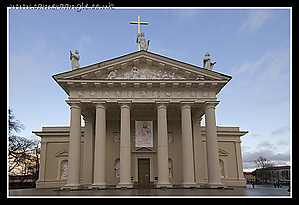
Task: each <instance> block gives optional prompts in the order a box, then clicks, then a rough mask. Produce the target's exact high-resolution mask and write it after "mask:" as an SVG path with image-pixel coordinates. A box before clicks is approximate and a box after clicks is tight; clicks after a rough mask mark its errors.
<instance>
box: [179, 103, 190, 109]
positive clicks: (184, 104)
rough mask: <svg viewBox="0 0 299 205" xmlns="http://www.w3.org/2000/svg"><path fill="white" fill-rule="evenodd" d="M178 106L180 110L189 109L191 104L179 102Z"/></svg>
mask: <svg viewBox="0 0 299 205" xmlns="http://www.w3.org/2000/svg"><path fill="white" fill-rule="evenodd" d="M180 106H181V110H184V109H191V104H190V103H181V104H180Z"/></svg>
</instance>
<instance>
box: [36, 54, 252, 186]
mask: <svg viewBox="0 0 299 205" xmlns="http://www.w3.org/2000/svg"><path fill="white" fill-rule="evenodd" d="M211 65H214V64H213V63H211ZM53 78H54V80H55V81H56V82H57V83H58V84H59V86H60V87H61V88H62V89H63V90H64V91H65V92H66V93H67V94H68V96H69V97H68V99H67V100H66V103H67V104H68V105H69V106H70V110H71V115H70V126H69V127H43V128H42V130H41V131H34V132H33V133H35V134H36V135H37V136H40V137H41V158H40V159H41V162H40V169H39V179H38V181H37V183H36V185H37V188H49V187H63V188H69V189H80V188H87V189H93V188H99V189H105V188H108V187H116V188H123V187H126V188H132V187H136V186H140V187H141V186H152V187H156V188H162V187H166V188H171V187H174V186H180V187H184V188H193V187H197V188H202V187H206V188H219V187H226V186H240V187H246V181H245V179H244V176H243V166H242V155H241V140H240V138H241V137H242V136H243V135H245V134H246V133H247V131H240V130H239V127H221V126H217V125H216V116H215V109H216V106H217V105H218V104H219V101H218V100H217V94H218V93H219V92H220V91H221V89H222V88H223V87H224V86H225V85H226V84H227V83H228V82H229V81H230V80H231V78H232V77H230V76H228V75H224V74H221V73H218V72H215V71H212V68H210V69H209V68H202V67H198V66H194V65H190V64H188V63H185V62H181V61H178V60H174V59H171V58H168V57H165V56H161V55H158V54H155V53H151V52H148V51H144V50H141V51H136V52H133V53H130V54H127V55H124V56H121V57H117V58H114V59H111V60H107V61H103V62H99V63H96V64H93V65H89V66H86V67H82V68H78V69H73V70H71V71H68V72H64V73H60V74H56V75H54V76H53ZM81 115H82V116H83V119H84V121H85V126H84V127H81ZM202 117H205V124H206V126H205V127H203V126H201V120H202Z"/></svg>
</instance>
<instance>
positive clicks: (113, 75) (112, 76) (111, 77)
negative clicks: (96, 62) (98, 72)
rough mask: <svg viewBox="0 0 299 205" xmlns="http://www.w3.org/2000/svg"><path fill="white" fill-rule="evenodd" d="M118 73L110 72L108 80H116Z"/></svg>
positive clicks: (115, 71)
mask: <svg viewBox="0 0 299 205" xmlns="http://www.w3.org/2000/svg"><path fill="white" fill-rule="evenodd" d="M116 73H117V70H114V71H113V70H112V71H110V73H109V74H108V77H107V79H114V78H116Z"/></svg>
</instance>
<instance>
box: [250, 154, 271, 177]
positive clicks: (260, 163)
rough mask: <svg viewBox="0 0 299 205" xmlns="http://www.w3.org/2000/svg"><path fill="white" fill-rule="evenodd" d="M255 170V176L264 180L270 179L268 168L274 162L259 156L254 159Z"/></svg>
mask: <svg viewBox="0 0 299 205" xmlns="http://www.w3.org/2000/svg"><path fill="white" fill-rule="evenodd" d="M254 163H255V167H256V168H257V170H256V178H257V179H258V178H259V179H263V180H264V182H267V181H268V180H271V172H270V169H271V168H272V167H275V163H274V162H271V161H270V160H269V159H267V158H265V157H263V156H259V157H258V158H257V159H256V160H254Z"/></svg>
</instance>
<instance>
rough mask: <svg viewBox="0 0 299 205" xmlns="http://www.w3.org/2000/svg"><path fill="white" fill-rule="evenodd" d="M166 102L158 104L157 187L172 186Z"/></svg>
mask: <svg viewBox="0 0 299 205" xmlns="http://www.w3.org/2000/svg"><path fill="white" fill-rule="evenodd" d="M166 109H167V108H166V105H165V104H158V105H157V124H158V125H157V126H158V183H157V185H156V186H157V188H161V187H166V188H168V187H172V185H171V183H170V182H169V170H168V140H167V110H166Z"/></svg>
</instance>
